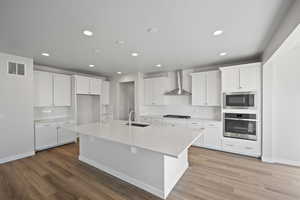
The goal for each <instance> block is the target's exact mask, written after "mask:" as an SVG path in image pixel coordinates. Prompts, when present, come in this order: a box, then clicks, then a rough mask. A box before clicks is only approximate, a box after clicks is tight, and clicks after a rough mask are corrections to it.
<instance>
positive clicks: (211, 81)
mask: <svg viewBox="0 0 300 200" xmlns="http://www.w3.org/2000/svg"><path fill="white" fill-rule="evenodd" d="M220 79H221V77H220V72H219V71H208V72H199V73H193V74H192V105H195V106H220V96H221V89H220V88H221V86H220V84H221V80H220Z"/></svg>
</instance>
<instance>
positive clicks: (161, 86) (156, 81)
mask: <svg viewBox="0 0 300 200" xmlns="http://www.w3.org/2000/svg"><path fill="white" fill-rule="evenodd" d="M168 80H169V79H168V78H167V77H157V78H147V79H144V104H145V105H166V100H165V93H166V92H167V91H168V89H169V82H168Z"/></svg>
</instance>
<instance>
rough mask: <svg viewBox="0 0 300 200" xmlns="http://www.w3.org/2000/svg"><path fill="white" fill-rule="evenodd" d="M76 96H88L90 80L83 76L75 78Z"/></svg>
mask: <svg viewBox="0 0 300 200" xmlns="http://www.w3.org/2000/svg"><path fill="white" fill-rule="evenodd" d="M75 82H76V94H89V92H90V78H88V77H85V76H75Z"/></svg>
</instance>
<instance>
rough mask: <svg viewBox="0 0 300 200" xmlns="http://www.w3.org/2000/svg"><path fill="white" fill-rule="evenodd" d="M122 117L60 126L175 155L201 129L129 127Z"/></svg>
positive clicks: (182, 149) (83, 133)
mask: <svg viewBox="0 0 300 200" xmlns="http://www.w3.org/2000/svg"><path fill="white" fill-rule="evenodd" d="M126 123H127V122H125V121H117V120H114V121H110V122H107V123H93V124H85V125H68V126H65V127H63V128H65V129H68V130H71V131H74V132H76V133H78V134H82V135H87V136H93V137H97V138H101V139H104V140H108V141H112V142H117V143H121V144H126V145H129V146H132V147H137V148H142V149H147V150H150V151H154V152H158V153H162V154H165V155H168V156H172V157H178V156H179V155H180V154H181V153H182V152H183V151H185V150H186V149H187V148H189V147H190V146H191V145H192V144H193V143H194V142H195V141H196V140H197V139H198V138H199V137H200V136H201V134H202V133H201V131H199V130H193V129H190V128H182V127H161V126H155V125H150V126H148V127H134V126H131V127H129V126H128V125H126Z"/></svg>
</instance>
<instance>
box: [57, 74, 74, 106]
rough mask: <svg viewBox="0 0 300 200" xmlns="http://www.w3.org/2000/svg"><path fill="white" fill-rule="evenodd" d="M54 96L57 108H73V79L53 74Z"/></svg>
mask: <svg viewBox="0 0 300 200" xmlns="http://www.w3.org/2000/svg"><path fill="white" fill-rule="evenodd" d="M53 94H54V98H53V99H54V105H55V106H71V77H70V76H67V75H63V74H53Z"/></svg>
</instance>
